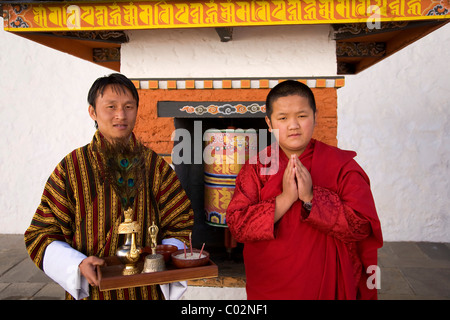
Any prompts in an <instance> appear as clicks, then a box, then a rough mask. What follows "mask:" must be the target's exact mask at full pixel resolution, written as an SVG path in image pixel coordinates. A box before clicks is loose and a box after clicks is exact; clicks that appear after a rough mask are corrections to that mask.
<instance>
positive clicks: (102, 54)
mask: <svg viewBox="0 0 450 320" xmlns="http://www.w3.org/2000/svg"><path fill="white" fill-rule="evenodd" d="M92 60H93V61H94V62H120V48H94V49H92Z"/></svg>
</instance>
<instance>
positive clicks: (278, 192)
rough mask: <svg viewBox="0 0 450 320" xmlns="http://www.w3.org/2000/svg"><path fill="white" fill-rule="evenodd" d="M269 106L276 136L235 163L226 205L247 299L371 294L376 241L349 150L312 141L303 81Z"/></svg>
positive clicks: (362, 181)
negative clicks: (239, 249)
mask: <svg viewBox="0 0 450 320" xmlns="http://www.w3.org/2000/svg"><path fill="white" fill-rule="evenodd" d="M266 112H267V116H266V122H267V124H268V126H269V131H271V132H273V133H274V135H275V137H276V140H277V143H275V144H272V145H271V146H269V147H268V148H267V149H265V150H263V151H262V152H260V154H259V155H258V156H257V159H256V160H255V159H250V160H249V161H248V162H247V163H246V164H245V165H244V166H243V167H242V169H241V171H240V172H239V175H238V177H237V179H236V189H235V192H234V196H233V199H232V200H231V202H230V205H229V207H228V210H227V224H228V227H229V229H230V232H231V234H232V235H233V237H234V238H235V239H236V240H237V241H239V242H242V243H244V263H245V269H246V277H247V287H246V289H247V298H248V299H376V298H377V290H376V287H377V284H376V283H375V282H374V280H375V279H376V278H377V275H376V274H375V273H374V270H375V271H376V270H377V269H378V268H377V267H376V265H377V249H378V248H380V247H381V246H382V243H383V240H382V234H381V227H380V222H379V219H378V216H377V212H376V209H375V204H374V201H373V197H372V193H371V191H370V184H369V178H368V177H367V175H366V173H365V172H364V171H363V170H362V168H361V167H360V166H359V165H358V164H357V163H356V161H355V160H354V159H353V158H354V157H355V156H356V153H355V152H353V151H344V150H340V149H338V148H336V147H332V146H329V145H327V144H324V143H322V142H320V141H317V140H315V139H312V135H313V130H314V126H315V115H316V105H315V100H314V95H313V93H312V91H311V89H309V88H308V87H307V86H306V85H304V84H302V83H300V82H297V81H291V80H289V81H285V82H282V83H280V84H278V85H277V86H276V87H274V88H273V89H272V90H271V92H270V93H269V95H268V96H267V100H266ZM277 151H278V152H277ZM277 153H278V157H276V156H274V155H276V154H277ZM268 157H270V160H271V162H269V163H268ZM274 161H275V162H276V163H275V164H276V165H275V166H274ZM269 167H270V168H269ZM274 167H275V168H276V169H278V170H276V169H275V170H274V169H273V168H274ZM371 266H372V267H371Z"/></svg>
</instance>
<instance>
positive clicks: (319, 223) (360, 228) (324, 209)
mask: <svg viewBox="0 0 450 320" xmlns="http://www.w3.org/2000/svg"><path fill="white" fill-rule="evenodd" d="M313 194H314V197H313V207H312V209H311V212H310V213H309V215H308V216H307V217H306V219H304V221H305V222H307V223H308V224H310V225H311V226H313V227H315V228H317V229H319V230H320V231H322V232H324V233H326V234H328V235H331V236H333V237H335V238H337V239H339V240H341V241H344V242H351V241H360V240H363V239H364V238H366V237H367V236H369V235H370V233H371V228H370V222H369V221H368V220H366V219H364V218H362V217H361V216H360V215H358V213H356V212H355V211H353V209H352V208H351V207H350V206H349V205H347V204H345V202H343V201H342V200H341V199H340V197H339V195H338V194H337V193H335V192H333V191H331V190H328V189H326V188H323V187H320V186H314V187H313ZM302 210H305V209H302ZM302 216H303V217H304V214H302Z"/></svg>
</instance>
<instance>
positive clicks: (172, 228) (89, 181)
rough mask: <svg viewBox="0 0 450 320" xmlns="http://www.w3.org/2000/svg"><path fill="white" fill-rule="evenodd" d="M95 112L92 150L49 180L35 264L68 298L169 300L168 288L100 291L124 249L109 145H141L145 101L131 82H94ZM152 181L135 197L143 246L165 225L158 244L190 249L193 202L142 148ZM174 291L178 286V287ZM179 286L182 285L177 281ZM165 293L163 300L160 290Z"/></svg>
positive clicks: (34, 227)
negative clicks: (152, 229)
mask: <svg viewBox="0 0 450 320" xmlns="http://www.w3.org/2000/svg"><path fill="white" fill-rule="evenodd" d="M88 102H89V104H90V105H89V114H90V116H91V118H92V119H93V120H94V121H95V124H96V127H97V128H98V130H97V132H96V133H95V135H94V137H93V140H92V142H91V143H90V144H88V145H86V146H84V147H81V148H78V149H76V150H74V151H73V152H71V153H70V154H68V155H67V156H66V157H65V158H64V159H63V160H62V161H61V162H60V163H59V164H58V165H57V167H56V168H55V170H54V171H53V173H52V174H51V175H50V178H49V179H48V181H47V183H46V185H45V189H44V192H43V195H42V198H41V203H40V204H39V206H38V208H37V210H36V213H35V214H34V217H33V219H32V221H31V225H30V226H29V227H28V229H27V230H26V232H25V244H26V247H27V250H28V253H29V255H30V257H31V259H32V260H33V261H34V263H35V264H36V265H37V266H38V267H39V268H41V269H42V270H43V271H44V272H45V273H46V274H47V275H49V276H50V277H51V278H52V279H53V280H55V281H56V282H58V283H59V284H60V285H61V286H62V287H63V288H64V289H65V290H66V298H67V299H72V298H75V299H81V298H89V299H101V300H103V299H127V300H128V299H130V300H133V299H150V300H157V299H163V298H169V295H170V293H169V292H168V291H169V288H168V286H167V285H164V286H161V287H160V286H145V287H135V288H127V289H119V290H110V291H100V290H99V288H98V284H99V282H98V281H99V279H98V278H97V273H96V268H97V267H98V266H101V265H103V264H104V260H103V259H102V258H104V257H108V256H114V255H115V253H116V250H117V249H118V247H119V246H121V245H122V244H123V238H122V236H120V237H119V234H118V228H119V224H120V223H121V222H123V219H124V217H123V208H122V203H123V202H122V201H121V199H120V197H119V196H118V194H117V192H115V189H114V188H113V187H112V183H111V181H109V180H108V179H107V177H106V175H105V166H106V165H107V160H106V159H105V155H104V152H103V150H104V146H105V145H106V144H108V143H111V144H113V143H114V142H117V141H122V142H125V143H126V144H127V145H128V146H130V147H136V146H138V145H140V142H138V141H137V140H136V138H135V136H134V134H133V132H132V130H133V128H134V124H135V121H136V116H137V108H138V103H139V96H138V93H137V90H136V88H135V87H134V85H133V83H132V82H131V81H130V80H129V79H127V78H126V77H125V76H123V75H120V74H112V75H110V76H108V77H103V78H99V79H97V80H96V82H94V84H93V86H92V87H91V90H90V92H89V95H88ZM140 146H141V147H142V148H143V152H142V153H143V155H142V156H143V158H144V161H145V180H144V181H145V182H144V183H143V185H142V187H141V188H140V189H139V191H138V193H137V195H136V196H135V197H134V201H133V205H132V208H133V210H134V217H133V218H134V220H136V221H137V222H138V223H139V225H140V227H141V229H140V230H139V233H137V236H136V240H137V245H139V246H141V247H145V246H149V245H150V242H151V239H150V236H149V234H148V232H147V230H148V227H149V226H150V225H151V224H152V222H155V223H156V225H157V226H158V227H159V234H158V243H161V241H162V243H167V244H174V245H177V246H178V247H179V248H182V247H183V243H186V242H187V241H188V237H189V234H190V233H191V231H192V226H193V211H192V209H191V204H190V201H189V199H188V198H187V196H186V193H185V192H184V190H183V189H182V187H181V185H180V182H179V180H178V178H177V176H176V174H175V172H174V171H173V170H172V168H171V167H170V166H169V164H167V162H165V161H164V160H163V159H162V158H161V157H160V156H158V155H157V154H156V153H155V152H153V151H152V150H150V149H148V148H146V147H143V146H142V145H140ZM174 285H175V286H176V285H177V284H174ZM178 285H179V283H178ZM162 288H164V289H163V290H164V294H163V293H162V291H161V289H162Z"/></svg>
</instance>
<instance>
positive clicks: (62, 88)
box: [0, 18, 112, 234]
mask: <svg viewBox="0 0 450 320" xmlns="http://www.w3.org/2000/svg"><path fill="white" fill-rule="evenodd" d="M0 25H1V26H3V19H2V18H0ZM0 43H1V46H0V101H1V104H0V119H1V121H2V126H3V131H2V133H1V134H0V146H1V147H0V148H1V149H0V152H1V153H0V163H1V165H0V177H1V178H2V181H3V183H2V187H1V188H0V233H16V234H19V233H23V232H24V231H25V230H26V228H27V227H28V225H29V224H30V222H31V218H32V217H33V214H34V212H35V211H36V208H37V206H38V205H39V202H40V198H41V195H42V191H43V190H44V185H45V182H46V181H47V179H48V177H49V175H50V173H51V172H52V171H53V169H54V168H55V166H56V165H57V164H58V162H59V161H61V159H62V158H63V157H64V156H65V155H66V154H68V153H69V152H71V151H72V150H73V149H75V148H76V147H79V146H83V145H85V144H87V143H89V142H90V141H91V139H92V136H93V134H94V132H95V130H94V124H93V121H92V120H91V118H90V117H89V114H88V104H87V93H88V91H89V88H90V86H91V84H92V83H93V82H94V81H95V79H96V78H98V77H101V76H103V75H105V74H109V73H111V72H112V71H111V70H109V69H106V68H102V67H100V66H96V65H94V64H92V63H89V62H87V61H84V60H81V59H78V58H75V57H73V56H70V55H68V54H64V53H61V52H58V51H56V50H53V49H50V48H47V47H45V46H42V45H39V44H36V43H34V42H32V41H29V40H26V39H23V38H21V37H19V36H16V35H13V34H9V33H7V32H5V31H3V27H1V28H0Z"/></svg>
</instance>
